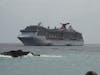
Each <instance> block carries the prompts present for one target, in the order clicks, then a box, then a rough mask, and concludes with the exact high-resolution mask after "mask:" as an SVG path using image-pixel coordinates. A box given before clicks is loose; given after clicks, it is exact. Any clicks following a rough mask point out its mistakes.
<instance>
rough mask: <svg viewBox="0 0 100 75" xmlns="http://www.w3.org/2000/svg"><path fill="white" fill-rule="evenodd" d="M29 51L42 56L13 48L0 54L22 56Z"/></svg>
mask: <svg viewBox="0 0 100 75" xmlns="http://www.w3.org/2000/svg"><path fill="white" fill-rule="evenodd" d="M29 53H31V54H32V55H33V56H40V55H39V54H34V53H32V52H30V51H23V50H11V51H8V52H2V53H0V54H1V55H8V56H12V57H20V56H24V55H27V54H29Z"/></svg>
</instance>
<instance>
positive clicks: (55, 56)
mask: <svg viewBox="0 0 100 75" xmlns="http://www.w3.org/2000/svg"><path fill="white" fill-rule="evenodd" d="M40 57H50V58H61V57H63V56H61V55H40Z"/></svg>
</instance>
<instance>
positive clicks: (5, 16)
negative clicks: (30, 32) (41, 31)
mask: <svg viewBox="0 0 100 75" xmlns="http://www.w3.org/2000/svg"><path fill="white" fill-rule="evenodd" d="M40 21H41V22H42V25H43V26H45V27H47V26H50V27H51V28H53V27H55V26H57V27H60V26H61V25H60V23H66V22H70V24H71V25H72V26H73V28H74V29H75V30H76V31H79V32H81V33H82V34H83V38H84V42H85V44H100V0H0V43H21V42H20V41H19V40H18V39H17V36H18V35H19V34H20V32H19V30H20V29H23V28H25V27H26V26H28V25H34V24H37V23H38V22H40Z"/></svg>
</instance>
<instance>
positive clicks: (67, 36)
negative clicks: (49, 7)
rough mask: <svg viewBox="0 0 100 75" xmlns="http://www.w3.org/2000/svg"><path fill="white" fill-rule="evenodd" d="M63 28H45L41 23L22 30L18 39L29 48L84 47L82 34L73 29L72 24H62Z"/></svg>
mask: <svg viewBox="0 0 100 75" xmlns="http://www.w3.org/2000/svg"><path fill="white" fill-rule="evenodd" d="M60 24H61V27H59V28H57V27H54V28H50V27H49V26H48V27H44V26H42V25H41V22H39V23H38V24H37V25H29V26H27V27H26V28H25V29H22V30H20V35H18V39H19V40H20V41H21V42H22V43H23V44H24V45H27V46H82V45H84V40H83V36H82V33H80V32H77V31H76V30H74V29H73V27H72V26H71V25H70V23H60Z"/></svg>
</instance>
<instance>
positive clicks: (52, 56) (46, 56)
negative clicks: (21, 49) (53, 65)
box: [0, 53, 63, 58]
mask: <svg viewBox="0 0 100 75" xmlns="http://www.w3.org/2000/svg"><path fill="white" fill-rule="evenodd" d="M23 57H45V58H61V57H63V56H61V55H40V56H34V55H32V54H31V53H29V54H27V55H24V56H23ZM0 58H12V56H8V55H0Z"/></svg>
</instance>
